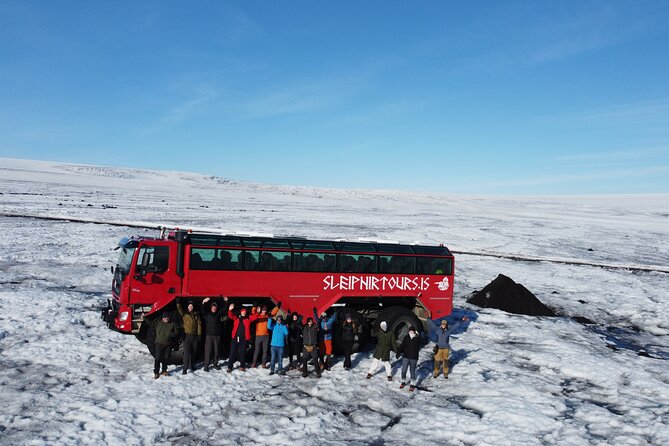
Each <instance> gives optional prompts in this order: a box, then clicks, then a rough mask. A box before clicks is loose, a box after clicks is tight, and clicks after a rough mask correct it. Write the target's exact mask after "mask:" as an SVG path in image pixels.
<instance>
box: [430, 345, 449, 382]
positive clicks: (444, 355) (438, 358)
mask: <svg viewBox="0 0 669 446" xmlns="http://www.w3.org/2000/svg"><path fill="white" fill-rule="evenodd" d="M449 353H450V350H449V349H447V348H440V349H439V350H437V353H435V354H434V376H435V378H436V377H437V376H439V365H440V363H441V364H442V367H443V370H444V375H448V355H449Z"/></svg>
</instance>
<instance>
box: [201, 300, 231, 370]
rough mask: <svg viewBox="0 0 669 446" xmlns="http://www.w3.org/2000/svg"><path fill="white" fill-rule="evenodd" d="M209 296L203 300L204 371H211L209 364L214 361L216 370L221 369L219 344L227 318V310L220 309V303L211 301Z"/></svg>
mask: <svg viewBox="0 0 669 446" xmlns="http://www.w3.org/2000/svg"><path fill="white" fill-rule="evenodd" d="M209 300H210V299H209V298H208V297H207V298H206V299H204V300H203V301H202V304H203V305H202V322H203V325H204V371H205V372H208V371H209V365H210V364H211V363H212V362H213V367H214V368H215V369H216V370H221V366H219V365H218V345H219V344H220V342H221V330H222V329H223V321H224V320H225V312H224V311H222V310H219V309H218V304H217V303H216V302H212V303H211V305H207V302H209Z"/></svg>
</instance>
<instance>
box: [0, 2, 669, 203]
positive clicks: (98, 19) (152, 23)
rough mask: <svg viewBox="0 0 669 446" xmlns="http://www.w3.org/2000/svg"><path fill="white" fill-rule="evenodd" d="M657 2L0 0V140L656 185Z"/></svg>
mask: <svg viewBox="0 0 669 446" xmlns="http://www.w3.org/2000/svg"><path fill="white" fill-rule="evenodd" d="M667 23H669V2H668V1H665V0H660V1H644V0H637V1H622V2H620V1H504V2H494V1H464V0H463V1H457V2H456V1H421V2H408V1H352V2H349V1H337V2H319V1H299V2H296V1H281V2H277V1H253V2H223V1H212V2H204V1H200V2H172V1H153V2H150V1H142V2H138V1H128V2H122V1H119V2H116V1H115V2H91V1H79V2H78V1H66V2H51V1H47V0H43V1H28V0H18V1H8V0H2V1H1V3H0V157H12V158H29V159H45V160H54V161H64V162H78V163H86V164H97V165H111V166H124V167H141V168H151V169H167V170H185V171H193V172H201V173H205V174H211V175H218V176H222V177H228V178H233V179H240V180H249V181H257V182H264V183H277V184H301V185H313V186H325V187H337V188H384V189H385V188H392V189H406V190H421V191H436V192H452V193H474V194H609V193H657V192H662V193H666V192H669V26H667Z"/></svg>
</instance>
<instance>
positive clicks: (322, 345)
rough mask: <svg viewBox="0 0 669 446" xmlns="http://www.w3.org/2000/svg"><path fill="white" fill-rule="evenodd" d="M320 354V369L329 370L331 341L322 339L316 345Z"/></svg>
mask: <svg viewBox="0 0 669 446" xmlns="http://www.w3.org/2000/svg"><path fill="white" fill-rule="evenodd" d="M318 350H320V352H321V368H324V367H327V368H328V370H329V369H330V356H331V355H332V339H324V340H322V341H320V342H319V343H318Z"/></svg>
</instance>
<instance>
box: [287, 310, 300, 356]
mask: <svg viewBox="0 0 669 446" xmlns="http://www.w3.org/2000/svg"><path fill="white" fill-rule="evenodd" d="M302 329H303V326H302V317H301V316H300V315H299V314H297V313H296V312H293V313H291V315H290V318H289V320H288V360H289V363H288V366H289V368H290V369H293V368H298V367H299V364H300V360H301V359H302ZM293 356H295V362H293Z"/></svg>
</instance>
